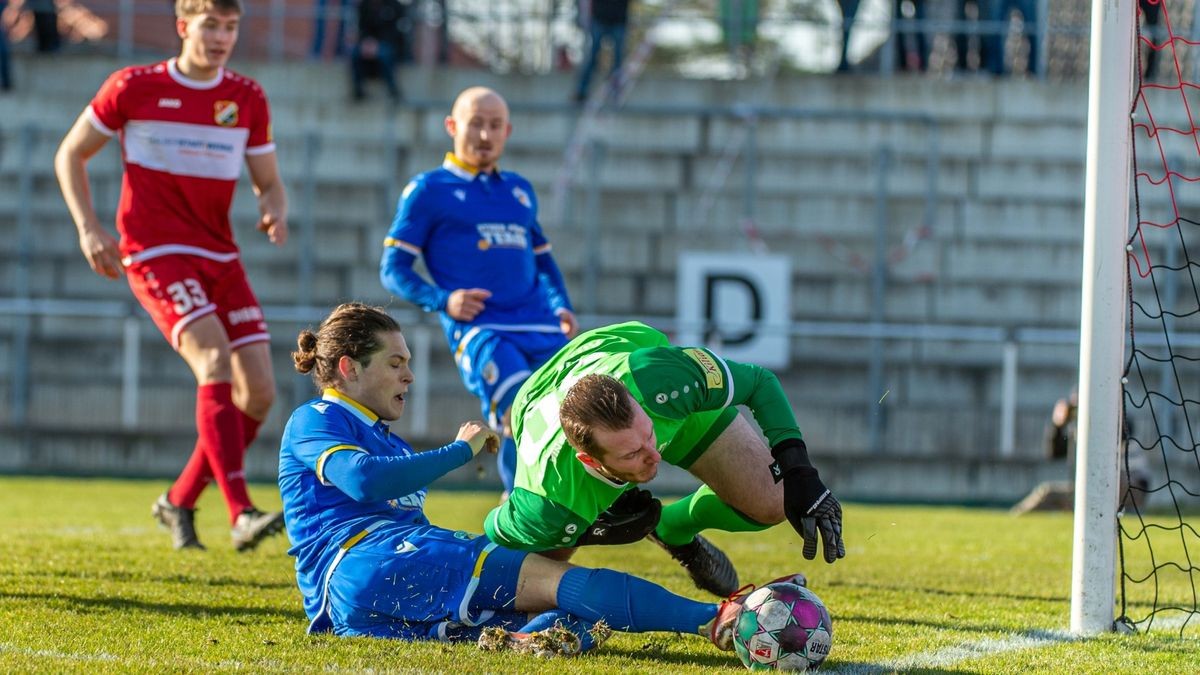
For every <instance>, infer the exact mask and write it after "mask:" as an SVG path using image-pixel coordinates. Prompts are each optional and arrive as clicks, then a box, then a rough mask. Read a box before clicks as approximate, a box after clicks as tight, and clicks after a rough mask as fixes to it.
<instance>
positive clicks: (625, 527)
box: [575, 488, 662, 546]
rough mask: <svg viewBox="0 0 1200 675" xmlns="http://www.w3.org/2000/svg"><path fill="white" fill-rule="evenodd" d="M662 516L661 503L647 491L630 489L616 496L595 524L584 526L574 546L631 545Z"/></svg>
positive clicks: (640, 538) (653, 526) (652, 527)
mask: <svg viewBox="0 0 1200 675" xmlns="http://www.w3.org/2000/svg"><path fill="white" fill-rule="evenodd" d="M661 515H662V502H660V501H658V499H656V498H655V497H654V495H652V494H650V491H649V490H642V489H640V488H632V489H630V490H626V491H625V492H624V493H622V494H621V496H620V497H617V501H615V502H613V503H612V505H611V506H609V507H608V510H606V511H605V512H604V513H601V514H600V515H599V516H598V517H597V518H596V522H594V523H592V524H591V525H588V526H587V529H586V530H584V532H583V535H582V536H580V537H579V539H577V540H576V541H575V545H576V546H606V545H612V544H632V543H633V542H635V541H640V540H642V539H644V538H645V537H646V535H648V534H650V533H651V532H653V531H654V528H655V527H657V526H658V519H659V516H661Z"/></svg>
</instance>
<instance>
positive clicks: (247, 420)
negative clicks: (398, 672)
mask: <svg viewBox="0 0 1200 675" xmlns="http://www.w3.org/2000/svg"><path fill="white" fill-rule="evenodd" d="M238 415H240V416H241V418H242V455H243V456H244V455H245V454H246V453H245V451H246V449H247V448H249V447H250V444H251V443H253V442H254V439H255V438H258V428H259V427H261V426H262V420H256V419H254V418H253V417H251V416H249V415H247V414H246V411H244V410H242V409H241V408H238Z"/></svg>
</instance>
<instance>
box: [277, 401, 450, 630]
mask: <svg viewBox="0 0 1200 675" xmlns="http://www.w3.org/2000/svg"><path fill="white" fill-rule="evenodd" d="M471 456H472V453H471V447H470V446H469V445H468V444H467V442H466V441H456V442H454V443H451V444H449V445H447V446H445V447H444V448H440V449H439V450H431V451H428V452H422V453H417V452H415V451H414V450H413V449H412V447H411V446H410V445H409V444H408V443H406V442H405V441H404V440H403V439H401V438H400V437H398V436H395V435H393V434H392V433H391V431H390V430H389V429H388V426H387V424H385V423H384V422H383V421H382V420H380V419H379V418H378V417H376V416H375V415H374V414H372V413H371V412H370V411H369V410H367V409H366V408H364V407H363V406H361V405H359V404H358V403H357V402H355V401H354V400H352V399H350V398H349V397H347V396H346V395H344V394H342V393H340V392H337V391H335V390H333V389H326V390H325V392H324V394H323V395H322V396H321V397H320V398H317V399H313V400H311V401H308V402H306V403H305V404H303V405H301V406H300V407H299V408H297V409H296V411H295V412H293V413H292V416H291V418H290V419H289V420H288V422H287V426H286V427H285V428H284V430H283V438H282V440H281V445H280V451H279V491H280V494H281V496H282V498H283V511H284V520H285V522H286V524H287V532H288V537H289V539H290V540H291V543H292V547H291V549H290V550H289V551H288V553H289V554H290V555H294V556H296V579H297V582H298V584H299V586H300V592H301V594H302V595H303V596H304V610H305V613H307V614H308V616H309V618H310V619H315V618H316V617H317V616H318V615H319V614H321V613H322V612H321V609H322V608H321V604H322V598H323V595H324V582H325V577H326V575H327V573H328V572H329V571H330V568H331V566H333V565H336V562H337V560H338V559H339V552H340V551H343V550H344V549H346V548H348V547H349V546H352V545H353V544H354V543H356V542H357V540H358V539H360V538H361V537H362V536H363V533H364V532H367V531H372V530H375V529H377V528H379V527H380V526H388V527H390V528H396V527H411V528H414V529H419V528H423V527H425V526H428V525H429V520H428V519H427V518H426V517H425V512H424V505H425V493H426V490H425V486H426V485H428V484H429V483H430V482H432V481H433V480H434V479H436V478H438V477H440V476H442V475H443V474H445V473H446V472H447V471H449V470H451V469H454V468H457V467H459V466H462V465H463V464H465V463H466V462H467V461H468V460H470V459H471ZM356 538H358V539H356Z"/></svg>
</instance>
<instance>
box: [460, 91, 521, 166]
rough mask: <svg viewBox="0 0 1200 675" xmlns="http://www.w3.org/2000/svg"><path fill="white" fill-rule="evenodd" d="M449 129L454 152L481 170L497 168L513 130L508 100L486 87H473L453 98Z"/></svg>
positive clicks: (462, 160)
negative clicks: (509, 117) (509, 119)
mask: <svg viewBox="0 0 1200 675" xmlns="http://www.w3.org/2000/svg"><path fill="white" fill-rule="evenodd" d="M446 133H448V134H450V137H451V138H453V139H454V156H455V157H457V158H458V159H459V161H461V162H463V163H464V164H467V165H469V166H471V167H473V168H475V169H477V170H478V171H481V172H488V171H492V170H493V169H495V168H496V163H497V162H499V161H500V156H501V155H502V154H504V144H505V142H506V141H508V136H509V134H510V133H512V125H511V124H510V123H509V121H508V103H506V102H505V101H504V97H503V96H501V95H500V94H498V93H496V92H495V91H493V90H491V89H488V88H487V87H471V88H469V89H466V90H464V91H463V92H462V93H461V94H459V95H458V98H456V99H455V100H454V107H453V108H451V109H450V115H449V116H448V117H447V118H446Z"/></svg>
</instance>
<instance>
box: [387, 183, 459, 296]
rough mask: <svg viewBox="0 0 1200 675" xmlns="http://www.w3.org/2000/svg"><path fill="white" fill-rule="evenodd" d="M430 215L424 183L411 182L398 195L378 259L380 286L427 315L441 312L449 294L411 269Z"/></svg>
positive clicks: (430, 223) (430, 221) (428, 228)
mask: <svg viewBox="0 0 1200 675" xmlns="http://www.w3.org/2000/svg"><path fill="white" fill-rule="evenodd" d="M434 215H435V214H434V211H433V209H432V208H431V204H430V199H429V194H428V189H427V187H426V184H425V181H424V180H423V179H422V178H421V177H418V178H415V179H413V180H412V181H410V182H409V184H408V185H407V186H405V188H404V192H403V193H402V194H401V195H400V202H399V204H398V205H397V206H396V217H395V218H393V219H392V226H391V228H389V229H388V236H387V238H386V239H384V241H383V256H382V257H381V258H380V259H379V281H380V282H381V283H382V284H383V287H384V288H386V289H387V290H388V291H389V292H390V293H391V294H392V295H398V296H400V297H402V298H404V299H405V300H407V301H409V302H411V303H413V304H414V305H417V306H418V307H420V308H422V309H424V310H425V311H427V312H435V311H440V310H442V309H445V307H446V301H447V300H448V299H449V298H450V291H447V290H444V289H441V288H438V287H437V286H435V285H434V284H431V283H429V282H428V281H426V280H425V279H423V278H422V277H421V275H419V274H417V272H416V270H414V269H413V263H415V262H416V260H417V256H419V255H421V252H422V250H423V249H424V246H425V242H426V241H428V238H429V236H430V232H431V229H432V226H433V220H434ZM451 290H453V289H451Z"/></svg>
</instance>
